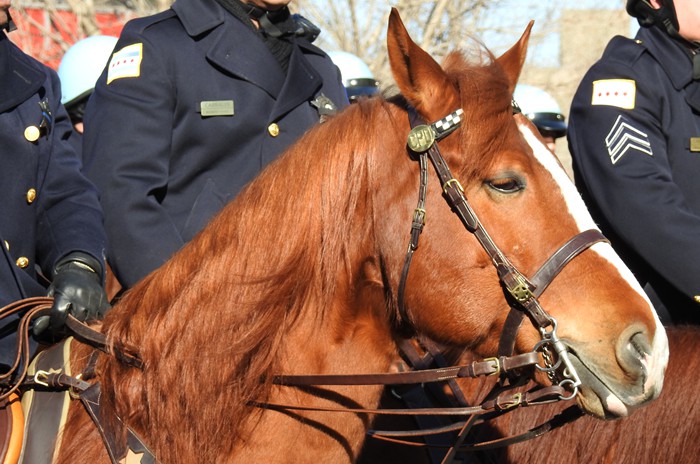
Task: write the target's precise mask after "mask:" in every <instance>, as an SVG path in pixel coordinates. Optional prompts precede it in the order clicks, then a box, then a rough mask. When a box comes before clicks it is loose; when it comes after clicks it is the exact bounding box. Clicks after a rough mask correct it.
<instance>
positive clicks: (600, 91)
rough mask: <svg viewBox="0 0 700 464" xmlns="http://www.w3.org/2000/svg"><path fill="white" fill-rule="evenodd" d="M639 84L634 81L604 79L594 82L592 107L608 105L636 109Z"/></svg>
mask: <svg viewBox="0 0 700 464" xmlns="http://www.w3.org/2000/svg"><path fill="white" fill-rule="evenodd" d="M636 93H637V84H636V82H635V81H633V80H632V79H603V80H599V81H593V97H592V98H591V105H608V106H617V107H618V108H625V109H628V110H631V109H634V100H635V98H636Z"/></svg>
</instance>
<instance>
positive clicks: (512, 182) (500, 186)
mask: <svg viewBox="0 0 700 464" xmlns="http://www.w3.org/2000/svg"><path fill="white" fill-rule="evenodd" d="M486 185H488V186H489V187H490V188H492V189H493V190H496V191H498V192H500V193H517V192H519V191H521V190H522V189H523V188H525V185H524V184H523V182H522V181H521V180H520V179H518V178H516V177H502V178H498V179H490V180H487V181H486Z"/></svg>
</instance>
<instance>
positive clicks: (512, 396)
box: [248, 385, 567, 416]
mask: <svg viewBox="0 0 700 464" xmlns="http://www.w3.org/2000/svg"><path fill="white" fill-rule="evenodd" d="M566 394H567V390H566V388H564V387H561V386H559V385H551V386H549V387H544V388H541V389H538V390H532V391H528V392H518V393H507V394H501V395H498V396H496V397H495V398H493V399H490V400H488V401H484V402H483V403H482V404H481V405H479V406H464V407H444V408H440V407H438V408H395V409H377V408H362V407H359V408H346V407H321V406H302V405H300V404H281V403H270V402H258V401H251V402H249V403H248V405H249V406H253V407H257V408H262V409H272V410H279V411H286V410H295V411H315V412H319V411H320V412H338V413H352V414H378V415H385V416H421V415H427V416H469V415H473V414H483V413H486V412H489V411H499V412H503V411H509V410H511V409H514V408H517V407H527V406H534V405H539V404H545V403H551V402H554V401H559V399H560V398H561V397H562V396H564V395H566Z"/></svg>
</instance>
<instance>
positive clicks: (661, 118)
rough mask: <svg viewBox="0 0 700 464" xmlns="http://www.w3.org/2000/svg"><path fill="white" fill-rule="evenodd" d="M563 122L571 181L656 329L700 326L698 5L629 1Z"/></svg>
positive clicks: (683, 0) (681, 0) (687, 0)
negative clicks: (626, 32) (619, 32)
mask: <svg viewBox="0 0 700 464" xmlns="http://www.w3.org/2000/svg"><path fill="white" fill-rule="evenodd" d="M627 11H628V12H629V13H630V14H631V15H632V16H634V17H636V18H637V19H638V21H639V24H640V25H641V28H640V30H639V32H638V33H637V36H636V38H635V39H634V40H632V39H627V38H623V37H615V38H613V39H612V40H611V42H610V43H609V45H608V47H607V48H606V50H605V52H604V54H603V56H602V58H601V59H600V61H598V62H597V63H596V64H595V65H593V67H592V68H591V69H590V70H589V71H588V73H587V74H586V75H585V77H584V79H583V81H582V83H581V85H580V87H579V89H578V91H577V93H576V95H575V97H574V100H573V103H572V107H571V112H570V114H569V118H570V120H569V134H568V135H569V146H570V151H571V154H572V157H573V169H574V174H575V180H576V183H577V185H578V186H579V188H580V189H582V193H583V194H584V198H585V199H586V201H587V203H588V205H589V206H590V207H591V209H592V212H593V214H594V216H595V217H596V218H597V220H598V222H599V223H600V225H601V227H602V228H603V231H604V232H605V233H606V235H607V236H608V237H609V238H610V239H611V241H612V244H613V245H614V247H615V248H616V249H617V250H618V252H619V253H620V255H621V256H622V257H623V259H624V260H626V262H627V264H628V265H629V266H630V268H631V269H632V270H633V272H634V273H635V275H636V277H637V278H638V279H639V280H640V282H641V283H642V285H643V287H644V289H645V291H646V292H647V294H648V295H649V297H650V299H651V301H652V303H654V305H655V306H656V308H657V310H658V312H659V315H660V316H661V318H662V321H664V322H665V323H670V322H694V323H697V322H700V182H699V181H698V179H700V1H698V0H675V1H671V0H628V2H627Z"/></svg>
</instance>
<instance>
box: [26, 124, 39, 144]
mask: <svg viewBox="0 0 700 464" xmlns="http://www.w3.org/2000/svg"><path fill="white" fill-rule="evenodd" d="M40 135H41V131H40V130H39V128H38V127H36V126H29V127H27V128H26V129H24V138H25V139H27V140H29V141H30V142H36V141H37V140H39V136H40Z"/></svg>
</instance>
